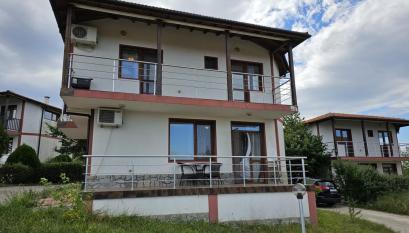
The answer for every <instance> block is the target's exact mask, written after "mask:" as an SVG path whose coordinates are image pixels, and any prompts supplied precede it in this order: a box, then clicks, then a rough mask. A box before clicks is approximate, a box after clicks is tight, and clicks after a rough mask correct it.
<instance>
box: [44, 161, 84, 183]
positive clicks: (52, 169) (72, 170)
mask: <svg viewBox="0 0 409 233" xmlns="http://www.w3.org/2000/svg"><path fill="white" fill-rule="evenodd" d="M61 173H65V175H66V176H67V177H68V178H69V179H70V181H71V182H78V181H82V180H83V175H82V174H83V166H82V164H81V163H72V162H61V163H45V164H43V165H42V166H41V168H40V169H38V174H37V177H40V178H46V179H47V180H48V181H50V182H52V183H61V182H62V180H61V178H60V175H61Z"/></svg>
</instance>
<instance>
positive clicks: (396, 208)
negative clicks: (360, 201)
mask: <svg viewBox="0 0 409 233" xmlns="http://www.w3.org/2000/svg"><path fill="white" fill-rule="evenodd" d="M364 207H365V208H368V209H373V210H379V211H384V212H389V213H394V214H405V215H409V191H405V192H391V193H387V194H385V195H383V196H381V197H379V198H378V199H377V200H376V201H374V202H371V203H368V204H367V205H364Z"/></svg>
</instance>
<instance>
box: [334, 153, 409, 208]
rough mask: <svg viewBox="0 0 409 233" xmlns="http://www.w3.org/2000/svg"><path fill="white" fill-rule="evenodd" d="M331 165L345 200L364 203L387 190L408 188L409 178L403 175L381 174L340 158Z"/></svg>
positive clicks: (373, 199)
mask: <svg viewBox="0 0 409 233" xmlns="http://www.w3.org/2000/svg"><path fill="white" fill-rule="evenodd" d="M333 166H334V169H335V171H336V176H335V182H336V183H337V185H338V187H339V190H340V191H341V193H342V194H343V195H344V197H345V199H346V200H347V201H356V202H358V203H366V202H370V201H375V200H376V199H377V198H378V197H379V196H381V195H383V194H385V193H387V192H392V191H394V192H396V191H402V190H408V189H409V178H408V177H405V176H393V175H383V174H380V173H378V172H377V171H376V170H374V169H373V168H370V167H363V166H359V165H357V164H356V163H353V162H346V161H341V160H338V161H335V162H334V163H333Z"/></svg>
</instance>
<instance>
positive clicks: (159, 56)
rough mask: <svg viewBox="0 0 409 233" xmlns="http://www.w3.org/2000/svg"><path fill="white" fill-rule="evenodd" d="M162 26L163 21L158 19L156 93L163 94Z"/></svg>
mask: <svg viewBox="0 0 409 233" xmlns="http://www.w3.org/2000/svg"><path fill="white" fill-rule="evenodd" d="M162 28H163V22H162V21H161V20H157V24H156V51H157V54H156V56H157V61H158V62H157V65H156V88H155V90H156V92H155V95H162V63H163V61H162Z"/></svg>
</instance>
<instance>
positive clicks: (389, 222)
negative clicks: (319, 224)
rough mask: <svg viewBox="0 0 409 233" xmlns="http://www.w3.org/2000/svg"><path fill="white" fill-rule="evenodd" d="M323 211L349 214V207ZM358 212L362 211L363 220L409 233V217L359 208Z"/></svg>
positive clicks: (402, 232)
mask: <svg viewBox="0 0 409 233" xmlns="http://www.w3.org/2000/svg"><path fill="white" fill-rule="evenodd" d="M322 209H325V210H329V211H334V212H338V213H342V214H348V207H345V206H336V207H333V208H322ZM356 210H361V218H362V219H366V220H369V221H371V222H375V223H379V224H383V225H385V226H387V227H389V228H390V229H392V230H394V231H396V232H400V233H409V216H406V215H398V214H390V213H385V212H381V211H374V210H366V209H358V208H356Z"/></svg>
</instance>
